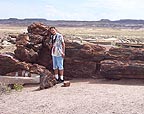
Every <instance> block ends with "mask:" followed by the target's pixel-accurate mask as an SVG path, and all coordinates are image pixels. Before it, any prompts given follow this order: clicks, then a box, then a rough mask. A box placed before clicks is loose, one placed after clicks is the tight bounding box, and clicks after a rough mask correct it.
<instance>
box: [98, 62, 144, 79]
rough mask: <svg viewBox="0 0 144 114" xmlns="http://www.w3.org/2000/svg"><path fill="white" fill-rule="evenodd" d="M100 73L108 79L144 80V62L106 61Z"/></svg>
mask: <svg viewBox="0 0 144 114" xmlns="http://www.w3.org/2000/svg"><path fill="white" fill-rule="evenodd" d="M100 73H101V75H103V76H104V77H106V78H144V61H139V60H129V61H118V60H105V61H102V62H101V69H100Z"/></svg>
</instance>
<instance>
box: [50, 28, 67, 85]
mask: <svg viewBox="0 0 144 114" xmlns="http://www.w3.org/2000/svg"><path fill="white" fill-rule="evenodd" d="M49 30H50V32H51V34H52V35H51V39H50V46H51V49H52V50H51V54H52V61H53V70H54V75H55V78H56V80H57V81H59V82H63V81H64V76H63V74H64V67H63V61H64V56H65V43H64V39H63V36H62V34H60V33H58V31H57V30H56V28H55V27H50V28H49Z"/></svg>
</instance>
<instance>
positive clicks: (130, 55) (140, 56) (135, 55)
mask: <svg viewBox="0 0 144 114" xmlns="http://www.w3.org/2000/svg"><path fill="white" fill-rule="evenodd" d="M105 59H113V60H114V59H115V60H141V61H144V48H111V49H110V50H109V51H108V52H107V55H106V56H105Z"/></svg>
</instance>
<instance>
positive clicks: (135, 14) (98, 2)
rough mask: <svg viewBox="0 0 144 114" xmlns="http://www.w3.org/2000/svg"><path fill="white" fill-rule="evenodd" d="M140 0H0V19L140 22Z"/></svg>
mask: <svg viewBox="0 0 144 114" xmlns="http://www.w3.org/2000/svg"><path fill="white" fill-rule="evenodd" d="M143 11H144V0H0V18H1V19H8V18H19V19H24V18H45V19H47V20H81V21H97V20H100V19H110V20H120V19H144V14H143Z"/></svg>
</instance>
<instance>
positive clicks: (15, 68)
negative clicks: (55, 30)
mask: <svg viewBox="0 0 144 114" xmlns="http://www.w3.org/2000/svg"><path fill="white" fill-rule="evenodd" d="M20 71H27V72H29V73H33V74H38V75H41V74H43V75H41V77H40V80H41V81H40V88H41V89H44V88H49V87H52V86H54V85H55V84H56V80H55V77H54V75H53V74H52V73H51V72H50V71H49V70H48V69H46V68H45V67H44V66H41V65H38V64H30V63H25V62H20V61H19V60H17V59H15V58H14V57H13V56H11V55H8V54H0V75H3V76H4V75H7V74H8V73H9V74H14V75H13V76H16V75H15V74H16V73H18V72H20ZM17 76H19V75H17ZM18 79H19V78H18ZM9 81H11V80H9ZM12 81H13V80H12ZM17 82H18V81H17ZM9 83H13V82H9ZM25 83H26V82H25Z"/></svg>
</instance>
